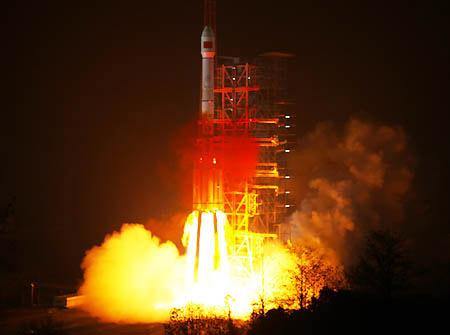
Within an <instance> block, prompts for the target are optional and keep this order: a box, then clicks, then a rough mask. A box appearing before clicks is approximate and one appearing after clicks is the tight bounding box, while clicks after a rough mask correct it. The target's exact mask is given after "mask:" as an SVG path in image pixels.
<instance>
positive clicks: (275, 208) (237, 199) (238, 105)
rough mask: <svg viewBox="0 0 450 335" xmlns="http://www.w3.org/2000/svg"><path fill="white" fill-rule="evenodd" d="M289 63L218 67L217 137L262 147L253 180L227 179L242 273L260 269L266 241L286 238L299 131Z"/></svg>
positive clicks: (233, 61) (270, 58)
mask: <svg viewBox="0 0 450 335" xmlns="http://www.w3.org/2000/svg"><path fill="white" fill-rule="evenodd" d="M286 59H287V57H284V58H281V56H280V55H278V54H277V55H264V56H261V57H259V58H257V59H256V60H255V61H254V62H252V63H250V62H241V61H240V59H239V58H234V57H222V58H221V59H220V60H219V61H221V63H220V65H218V66H217V67H216V75H215V89H214V93H215V120H214V127H215V130H214V133H215V134H218V135H219V137H220V136H222V138H223V140H224V141H226V140H225V139H226V138H227V136H233V135H238V136H239V135H244V136H249V137H252V138H253V139H254V141H255V142H256V144H257V145H258V147H259V154H258V162H257V166H256V171H255V173H254V175H253V176H252V177H250V178H247V179H246V180H242V181H241V182H240V183H239V184H236V183H230V182H228V181H227V176H226V175H225V176H224V186H223V187H224V211H225V213H226V215H227V217H228V221H229V223H230V224H231V226H232V228H233V229H232V231H233V243H232V245H231V256H232V259H233V260H234V261H235V262H236V263H237V264H239V265H241V266H242V268H243V270H245V271H243V273H252V272H253V271H255V270H257V269H258V267H259V263H260V262H259V261H260V260H261V257H262V245H263V242H264V239H267V238H272V239H273V238H277V237H282V238H285V237H284V236H283V234H281V233H282V230H281V229H280V227H281V226H280V224H281V223H282V222H283V220H284V217H285V215H286V213H287V212H288V208H290V207H291V204H289V203H288V197H287V196H286V194H287V193H286V192H287V189H288V187H287V183H288V182H289V181H288V179H290V178H289V177H290V176H289V175H288V174H287V171H288V170H287V164H286V163H287V160H286V157H285V156H286V153H288V152H290V151H291V150H292V149H287V148H288V147H289V145H291V144H290V143H289V134H288V133H292V130H293V128H294V127H293V123H292V122H291V121H292V120H293V115H292V113H291V111H288V107H290V103H288V102H287V100H286V99H285V95H286V93H285V88H284V87H285V83H284V82H282V81H283V73H284V71H285V70H286V67H287V62H286ZM274 64H275V65H276V67H275V66H274ZM287 121H289V122H287ZM288 123H289V124H291V125H290V126H289V125H288ZM286 126H288V128H286ZM236 164H239V162H236Z"/></svg>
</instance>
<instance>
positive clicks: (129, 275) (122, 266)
mask: <svg viewBox="0 0 450 335" xmlns="http://www.w3.org/2000/svg"><path fill="white" fill-rule="evenodd" d="M232 234H233V232H232V230H231V228H230V227H229V224H228V222H227V217H226V215H225V214H224V213H223V212H222V211H220V210H209V211H193V212H192V213H191V214H190V215H189V216H188V217H187V219H186V223H185V226H184V233H183V236H182V242H183V245H184V247H185V253H184V254H180V253H179V251H178V249H177V248H176V246H175V245H174V244H173V243H172V242H170V241H169V242H166V243H161V242H160V240H159V239H158V238H157V237H155V236H153V235H152V233H151V232H150V231H148V230H146V229H145V228H144V226H142V225H138V224H124V225H123V226H122V228H121V230H120V232H115V233H113V234H112V235H110V236H107V237H106V238H105V241H104V242H103V244H102V245H101V246H96V247H94V248H92V249H91V250H89V251H88V252H87V254H86V256H85V258H84V260H83V263H82V268H83V270H84V282H83V285H82V287H81V288H80V291H79V293H80V294H82V295H83V296H84V304H83V305H82V306H81V308H83V309H84V310H86V311H88V312H89V313H90V314H91V315H93V316H95V317H97V318H99V319H100V320H102V321H108V322H128V323H130V322H153V321H165V320H167V319H168V318H169V315H170V311H171V310H172V309H173V308H184V307H186V306H192V305H195V306H201V307H202V308H204V309H205V310H207V311H208V313H211V314H213V315H216V316H217V315H222V316H226V315H231V316H232V317H233V318H238V319H248V318H249V317H250V315H251V313H252V311H253V310H254V309H255V308H258V309H260V308H261V307H262V306H261V304H262V303H264V308H265V309H270V308H276V307H279V306H282V307H288V308H289V306H291V307H292V306H295V304H294V305H293V304H292V302H293V301H295V300H296V295H297V294H298V288H297V286H296V285H297V282H296V281H295V277H296V276H297V274H298V269H299V267H298V266H299V264H301V263H299V259H298V258H297V256H296V255H295V253H292V252H291V251H290V250H289V249H287V248H286V247H285V246H282V245H281V244H276V243H271V244H268V245H266V246H265V248H264V258H263V262H262V266H261V267H260V269H259V270H257V271H254V272H252V273H245V274H244V273H243V271H242V267H240V266H239V264H238V263H239V262H236V259H233V255H232V254H231V253H230V241H231V239H232ZM258 306H259V307H258Z"/></svg>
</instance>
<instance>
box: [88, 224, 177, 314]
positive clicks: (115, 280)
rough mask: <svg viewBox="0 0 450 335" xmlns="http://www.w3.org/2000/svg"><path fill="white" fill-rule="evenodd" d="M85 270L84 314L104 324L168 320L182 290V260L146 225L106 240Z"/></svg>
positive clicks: (125, 229)
mask: <svg viewBox="0 0 450 335" xmlns="http://www.w3.org/2000/svg"><path fill="white" fill-rule="evenodd" d="M82 268H83V270H84V282H83V285H82V287H81V288H80V294H82V295H83V296H84V304H83V305H82V308H83V309H84V310H86V311H88V312H89V313H90V314H92V315H94V316H96V317H98V318H100V319H101V320H102V321H114V322H149V321H162V320H165V319H167V317H168V314H169V310H170V308H172V307H173V305H174V303H175V301H176V299H177V297H180V296H181V294H182V290H183V289H184V286H183V283H184V281H183V278H184V271H185V270H184V269H185V266H184V257H182V256H180V255H179V252H178V250H177V248H176V246H175V245H174V244H173V243H172V242H166V243H162V244H161V243H160V241H159V239H158V238H157V237H155V236H153V235H152V233H151V232H150V231H148V230H146V229H145V228H144V226H142V225H137V224H125V225H123V226H122V228H121V231H120V232H115V233H113V234H111V235H109V236H106V238H105V240H104V241H103V244H102V245H101V246H97V247H94V248H92V249H91V250H89V251H88V252H87V253H86V256H85V258H84V260H83V263H82Z"/></svg>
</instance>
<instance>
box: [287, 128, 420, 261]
mask: <svg viewBox="0 0 450 335" xmlns="http://www.w3.org/2000/svg"><path fill="white" fill-rule="evenodd" d="M292 163H293V166H294V169H295V173H296V177H297V185H296V191H297V194H296V196H297V198H298V203H299V204H300V205H299V208H298V210H297V211H296V212H295V213H294V214H293V216H292V217H291V224H292V236H293V240H294V241H297V242H300V243H302V244H304V245H305V244H306V245H310V246H312V247H315V246H317V247H320V248H322V250H323V251H324V252H325V253H326V254H327V255H328V256H329V257H330V258H332V259H334V260H335V261H337V262H343V263H346V262H349V261H352V257H351V252H349V250H350V249H352V248H350V246H354V243H358V241H360V240H361V237H362V236H363V235H364V234H365V233H366V232H367V231H368V230H370V229H378V228H392V229H396V227H398V226H399V225H400V224H401V223H402V222H403V220H404V205H405V201H406V199H407V193H408V191H409V190H410V187H411V181H412V178H413V169H412V158H411V154H410V152H409V150H408V147H407V138H406V135H405V132H404V131H403V129H401V128H399V127H392V126H386V125H377V124H373V123H368V122H364V121H361V120H357V119H351V120H350V121H348V122H347V123H346V125H345V126H344V127H343V128H342V129H339V128H338V127H336V126H334V125H333V124H331V123H320V124H318V125H317V126H316V127H315V129H314V130H313V131H311V132H310V133H308V134H307V135H306V136H304V137H303V138H302V139H301V140H300V141H299V145H298V150H297V151H296V153H295V154H294V155H293V159H292Z"/></svg>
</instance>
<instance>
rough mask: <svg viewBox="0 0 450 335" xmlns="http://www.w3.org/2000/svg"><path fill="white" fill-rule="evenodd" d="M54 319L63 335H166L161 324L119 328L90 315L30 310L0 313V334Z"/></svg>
mask: <svg viewBox="0 0 450 335" xmlns="http://www.w3.org/2000/svg"><path fill="white" fill-rule="evenodd" d="M48 317H51V318H52V319H53V320H54V321H56V322H61V323H62V329H63V331H64V334H67V335H71V334H77V335H88V334H89V335H92V334H99V335H101V334H108V335H115V334H121V335H123V334H130V335H131V334H133V335H141V334H145V335H159V334H164V327H163V325H162V324H157V323H153V324H131V325H128V324H116V323H100V322H98V321H97V320H96V319H94V318H92V317H91V316H89V315H88V314H86V313H84V312H82V311H79V310H74V309H56V308H28V309H14V310H8V311H0V334H2V335H10V334H11V335H15V334H17V332H18V330H19V329H20V327H23V326H24V325H27V324H29V323H30V322H33V321H37V322H39V321H42V320H45V319H46V318H48Z"/></svg>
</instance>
